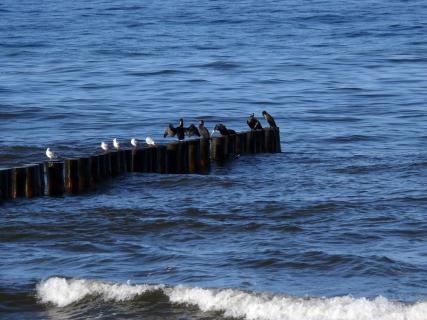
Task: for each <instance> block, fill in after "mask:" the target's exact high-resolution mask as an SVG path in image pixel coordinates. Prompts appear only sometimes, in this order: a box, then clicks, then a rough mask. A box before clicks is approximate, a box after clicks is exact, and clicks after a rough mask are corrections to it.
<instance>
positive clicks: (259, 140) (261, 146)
mask: <svg viewBox="0 0 427 320" xmlns="http://www.w3.org/2000/svg"><path fill="white" fill-rule="evenodd" d="M256 149H257V153H263V152H265V131H264V130H263V129H259V130H256Z"/></svg>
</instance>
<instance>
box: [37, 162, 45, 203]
mask: <svg viewBox="0 0 427 320" xmlns="http://www.w3.org/2000/svg"><path fill="white" fill-rule="evenodd" d="M38 166H39V175H40V176H39V179H40V196H44V195H45V187H46V182H45V172H44V163H43V162H42V163H39V164H38Z"/></svg>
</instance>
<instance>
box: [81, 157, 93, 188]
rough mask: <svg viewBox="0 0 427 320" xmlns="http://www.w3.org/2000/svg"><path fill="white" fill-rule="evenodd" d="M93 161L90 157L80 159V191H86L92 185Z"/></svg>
mask: <svg viewBox="0 0 427 320" xmlns="http://www.w3.org/2000/svg"><path fill="white" fill-rule="evenodd" d="M91 179H92V172H91V163H90V158H80V159H79V192H84V191H87V190H88V189H90V187H91Z"/></svg>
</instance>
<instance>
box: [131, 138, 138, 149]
mask: <svg viewBox="0 0 427 320" xmlns="http://www.w3.org/2000/svg"><path fill="white" fill-rule="evenodd" d="M130 144H131V145H132V146H133V147H135V148H138V146H139V141H138V139H136V138H132V140H131V141H130Z"/></svg>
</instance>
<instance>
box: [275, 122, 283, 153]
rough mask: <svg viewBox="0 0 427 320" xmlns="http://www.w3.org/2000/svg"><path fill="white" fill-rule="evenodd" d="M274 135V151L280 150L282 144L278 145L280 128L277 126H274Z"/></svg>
mask: <svg viewBox="0 0 427 320" xmlns="http://www.w3.org/2000/svg"><path fill="white" fill-rule="evenodd" d="M274 131H275V135H276V152H282V146H281V145H280V130H279V128H274Z"/></svg>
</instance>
